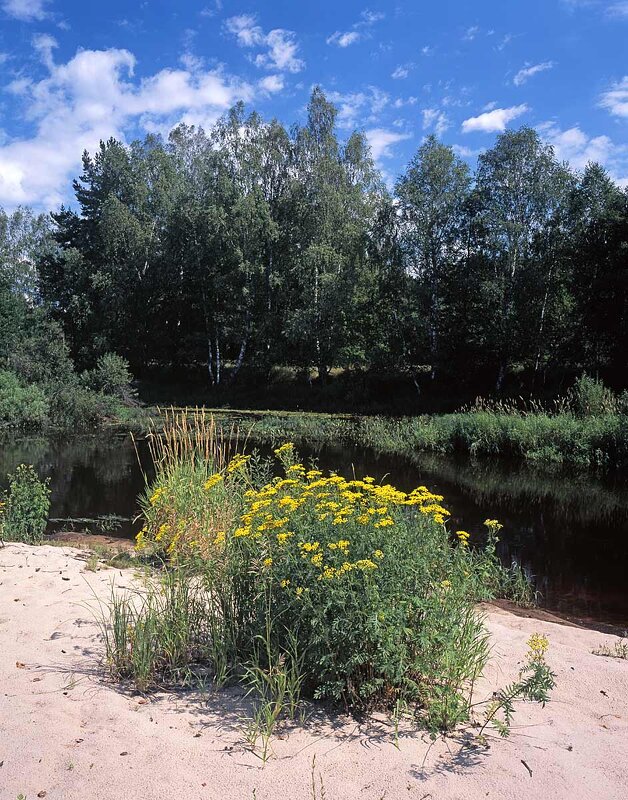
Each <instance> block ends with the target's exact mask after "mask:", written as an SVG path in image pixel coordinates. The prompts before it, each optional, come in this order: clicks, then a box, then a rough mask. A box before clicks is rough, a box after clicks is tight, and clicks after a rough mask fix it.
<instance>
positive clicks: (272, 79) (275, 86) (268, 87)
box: [259, 75, 284, 94]
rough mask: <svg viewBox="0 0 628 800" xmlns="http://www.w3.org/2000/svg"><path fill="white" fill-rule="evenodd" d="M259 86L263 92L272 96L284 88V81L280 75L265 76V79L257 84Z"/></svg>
mask: <svg viewBox="0 0 628 800" xmlns="http://www.w3.org/2000/svg"><path fill="white" fill-rule="evenodd" d="M259 86H260V88H261V89H263V90H264V91H265V92H268V93H269V94H274V93H275V92H280V91H281V90H282V89H283V87H284V81H283V76H282V75H267V76H266V77H265V78H262V79H261V81H260V82H259Z"/></svg>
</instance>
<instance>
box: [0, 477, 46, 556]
mask: <svg viewBox="0 0 628 800" xmlns="http://www.w3.org/2000/svg"><path fill="white" fill-rule="evenodd" d="M49 508H50V489H49V486H48V481H47V480H45V481H42V480H40V479H39V477H38V475H37V473H36V472H35V470H34V468H33V467H32V466H30V465H27V464H20V465H19V466H18V468H17V469H16V471H15V472H14V473H13V474H12V475H9V488H8V491H7V492H6V493H5V495H4V497H3V500H2V502H1V503H0V539H4V540H5V541H9V542H25V543H26V544H39V543H40V542H41V541H42V540H43V537H44V531H45V530H46V523H47V522H48V510H49Z"/></svg>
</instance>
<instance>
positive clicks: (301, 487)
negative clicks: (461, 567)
mask: <svg viewBox="0 0 628 800" xmlns="http://www.w3.org/2000/svg"><path fill="white" fill-rule="evenodd" d="M274 452H275V454H276V455H277V456H278V457H279V458H280V460H281V461H282V463H283V465H284V469H285V477H283V478H275V479H274V480H272V481H271V482H270V483H267V484H266V485H264V486H262V487H261V488H260V489H259V490H254V489H249V490H248V491H246V492H245V493H244V501H245V509H244V513H243V514H242V516H241V518H240V523H239V525H238V526H237V527H236V529H235V530H234V532H233V538H234V539H245V540H247V541H250V542H251V544H252V545H253V546H254V547H259V548H260V550H261V552H262V554H263V555H264V556H265V559H264V560H263V563H264V565H265V566H271V565H272V564H273V560H272V557H271V555H270V554H272V553H275V555H276V550H275V548H277V547H280V548H281V547H284V546H287V545H288V544H289V543H290V541H291V540H294V549H292V545H291V547H290V550H289V551H286V556H282V558H281V559H277V558H275V564H276V565H279V564H281V563H284V559H285V558H288V559H290V558H293V557H296V559H297V562H300V563H301V564H304V565H305V564H309V565H311V567H313V568H314V569H315V570H316V572H315V574H314V576H315V577H316V579H317V580H319V581H325V580H332V579H335V578H341V577H342V576H344V575H347V574H348V573H351V572H361V573H369V572H371V571H373V570H376V569H378V562H379V561H381V559H382V558H383V557H384V552H385V549H386V548H385V547H383V548H382V549H379V548H378V549H376V550H374V552H372V553H370V555H369V552H368V548H367V552H366V553H365V552H364V549H365V548H364V546H363V545H362V546H361V547H358V548H357V551H359V552H360V554H361V556H363V557H361V558H355V557H354V558H355V560H350V558H349V553H350V551H351V549H352V544H351V541H350V539H349V538H347V537H346V536H345V537H339V538H338V539H336V538H335V537H333V535H332V541H327V537H325V539H324V540H323V542H324V543H323V544H321V541H314V540H312V539H311V538H310V537H308V536H307V535H306V531H308V530H309V531H313V530H317V531H318V530H321V531H323V530H324V531H328V532H331V529H330V528H327V526H328V525H329V526H339V525H345V526H346V525H355V524H357V525H360V526H367V527H371V528H374V529H388V528H390V529H392V530H394V525H395V515H396V514H397V513H398V512H399V511H400V510H401V508H402V507H405V506H411V507H414V508H415V509H416V511H417V512H419V513H420V514H422V515H425V516H426V517H430V518H431V519H433V520H435V521H436V522H437V523H443V522H444V521H445V517H446V516H448V515H449V512H448V511H447V509H445V508H443V506H442V505H441V502H442V500H443V498H442V496H441V495H436V494H433V493H432V492H430V491H429V490H428V489H427V487H425V486H419V487H418V488H416V489H414V490H413V491H411V492H409V493H406V492H402V491H400V490H399V489H396V488H395V487H394V486H391V485H390V484H381V485H380V484H376V483H375V480H374V478H372V477H370V476H367V477H365V478H363V479H362V480H358V479H354V480H346V479H345V478H343V477H341V476H340V475H337V474H335V473H333V472H332V473H331V474H329V475H323V473H322V472H321V471H320V470H317V469H307V468H306V467H305V466H304V465H303V464H301V463H294V445H293V444H291V443H287V444H284V445H282V446H281V447H278V448H276V449H275V451H274ZM268 534H272V537H269V536H268ZM356 544H357V543H356ZM357 551H356V555H357ZM290 553H292V554H294V556H291V555H289V554H290ZM295 563H296V562H295ZM292 577H294V575H292ZM278 580H279V582H280V585H281V586H282V588H288V587H289V586H290V579H289V578H287V577H286V576H285V574H284V575H282V576H278ZM299 588H302V587H297V589H296V590H294V591H296V593H297V596H300V595H301V592H299V591H298V589H299ZM291 591H293V590H292V589H291Z"/></svg>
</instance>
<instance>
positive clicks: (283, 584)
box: [103, 418, 533, 758]
mask: <svg viewBox="0 0 628 800" xmlns="http://www.w3.org/2000/svg"><path fill="white" fill-rule="evenodd" d="M171 423H172V424H171V426H170V428H169V430H168V431H167V432H166V434H165V436H164V437H163V438H162V439H161V445H159V447H158V448H157V452H160V453H161V461H160V462H158V463H157V477H156V480H155V483H154V484H153V486H151V487H150V490H149V492H148V493H147V497H146V499H145V501H144V510H145V517H146V524H145V526H144V528H143V530H142V531H141V533H140V534H139V536H138V541H137V546H138V549H139V550H140V551H141V552H143V553H145V554H149V555H153V556H155V555H157V556H159V557H160V558H161V559H163V561H164V563H165V564H166V568H165V570H164V573H163V577H162V582H161V583H159V582H157V583H154V582H153V583H151V584H150V585H149V588H148V590H147V591H146V592H145V593H143V594H138V595H133V596H131V595H126V596H124V595H123V596H115V597H114V598H113V599H112V602H111V604H110V607H109V617H108V618H105V619H104V620H103V626H104V630H105V641H106V647H107V660H108V663H109V666H110V668H111V672H112V674H113V675H114V676H115V677H117V678H126V679H130V680H131V681H133V682H134V683H135V685H136V686H137V687H138V688H140V689H141V690H142V691H144V690H147V689H149V688H151V687H154V686H157V685H161V684H163V683H168V682H171V681H172V680H173V678H180V677H182V676H185V677H189V676H190V674H194V667H195V665H198V664H203V665H204V666H203V671H204V674H207V671H208V670H209V673H210V674H211V676H212V677H213V679H214V680H216V681H217V682H218V683H223V682H224V681H226V680H228V679H232V680H237V681H239V682H241V683H243V684H244V685H246V686H247V687H248V689H249V690H250V691H251V692H252V693H253V695H254V696H255V697H256V698H257V702H256V706H255V712H254V714H253V716H252V717H251V719H250V720H249V724H248V725H247V730H248V731H249V738H250V739H251V741H252V742H255V741H257V739H258V738H260V737H261V740H262V755H263V757H264V758H266V756H267V755H268V739H269V737H270V734H271V733H272V730H273V729H274V727H275V725H276V724H277V722H278V721H279V720H280V719H282V718H284V717H286V716H290V717H293V716H294V715H295V714H297V713H298V710H299V707H300V700H301V696H302V695H303V696H307V697H311V698H314V699H327V700H331V701H333V702H342V703H343V704H344V705H345V706H347V707H350V708H353V709H360V710H369V709H373V708H387V709H395V708H396V709H399V708H400V707H404V708H406V707H407V708H411V709H412V713H413V714H414V715H415V717H416V719H417V721H419V722H420V723H421V724H423V725H426V726H427V727H428V728H429V729H430V730H432V731H436V730H449V729H451V728H453V727H455V726H456V725H457V724H458V723H460V722H462V721H465V720H468V719H469V717H470V715H471V712H472V706H471V696H472V692H473V687H474V684H475V682H476V680H477V678H478V677H479V676H480V675H481V673H482V670H483V669H484V666H485V664H486V662H487V659H488V655H489V646H488V634H487V632H486V630H485V628H484V626H483V621H482V618H481V616H480V615H479V614H478V612H477V611H476V607H475V604H476V601H477V600H480V599H489V598H491V597H493V596H494V595H495V594H496V593H498V592H499V591H500V589H501V587H502V586H503V585H504V581H505V580H506V577H507V576H506V573H505V571H504V570H503V568H502V567H501V566H500V564H499V561H498V559H497V556H496V552H495V544H496V542H497V534H498V532H499V530H500V528H501V525H500V524H499V523H498V522H497V521H496V520H490V519H489V520H486V523H485V525H486V530H487V536H486V538H487V543H486V544H485V545H484V546H470V540H471V538H472V537H471V536H470V534H469V533H468V532H466V531H455V532H450V531H449V530H448V529H447V525H446V520H447V518H448V516H449V512H448V511H447V509H446V508H445V507H444V506H443V505H442V503H443V498H442V497H441V496H439V495H435V494H433V493H432V492H430V491H429V490H428V489H427V487H425V486H420V487H417V488H416V489H414V490H413V491H411V492H409V493H406V492H402V491H400V490H398V489H396V488H395V487H393V486H391V485H389V484H377V483H375V481H374V480H373V478H371V477H369V476H365V477H364V478H354V479H351V480H348V479H346V478H344V477H342V476H340V475H337V474H335V473H331V474H323V473H322V472H321V471H320V470H318V469H317V468H316V466H315V465H305V464H303V463H301V462H300V460H299V458H298V454H297V451H296V449H295V447H294V445H292V444H284V445H282V446H280V447H278V448H276V450H275V454H276V457H277V459H278V460H279V462H280V463H281V467H282V473H283V474H281V475H277V476H276V477H270V473H269V468H268V466H267V465H262V464H260V463H259V462H258V461H256V459H255V458H254V457H252V456H250V455H242V454H238V453H234V454H231V453H229V452H228V447H227V445H226V443H225V440H224V439H223V440H218V441H217V440H216V438H215V436H216V431H215V429H214V428H213V422H212V421H207V420H205V421H203V422H202V423H201V424H200V425H198V426H196V427H195V428H194V427H193V428H190V427H188V422H187V421H183V420H182V419H181V418H175V419H174V420H171ZM211 437H214V438H213V444H210V441H211ZM195 444H196V445H198V449H197V448H196V447H195V446H194V445H195ZM526 685H527V684H526ZM529 694H530V696H532V695H533V690H532V688H531V689H530V693H529Z"/></svg>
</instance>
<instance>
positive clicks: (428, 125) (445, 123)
mask: <svg viewBox="0 0 628 800" xmlns="http://www.w3.org/2000/svg"><path fill="white" fill-rule="evenodd" d="M421 114H422V116H423V130H424V131H427V130H432V131H434V133H435V134H436V135H437V136H442V135H443V134H444V133H445V131H446V130H447V129H448V128H449V119H448V117H447V115H446V114H445V113H444V112H443V111H439V109H437V108H424V109H423V110H422V111H421Z"/></svg>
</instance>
